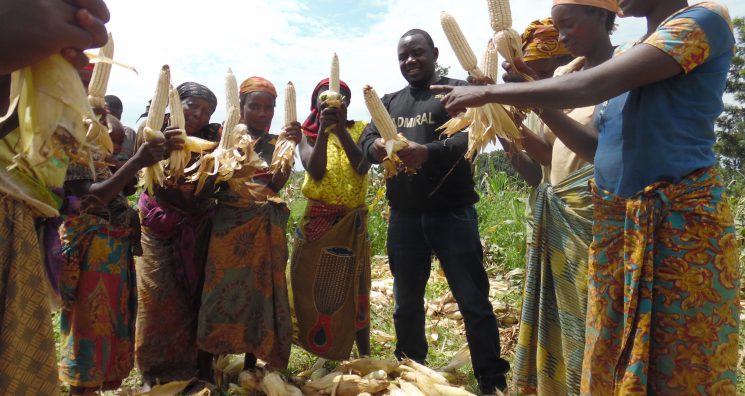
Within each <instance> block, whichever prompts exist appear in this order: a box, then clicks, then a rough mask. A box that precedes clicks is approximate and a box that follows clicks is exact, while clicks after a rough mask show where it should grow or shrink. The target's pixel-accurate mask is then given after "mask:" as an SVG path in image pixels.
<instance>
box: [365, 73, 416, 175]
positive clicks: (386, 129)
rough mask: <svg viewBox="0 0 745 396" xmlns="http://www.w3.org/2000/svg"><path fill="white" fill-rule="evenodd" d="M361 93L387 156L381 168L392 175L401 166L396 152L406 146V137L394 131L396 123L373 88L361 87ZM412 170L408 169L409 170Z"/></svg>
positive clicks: (386, 173)
mask: <svg viewBox="0 0 745 396" xmlns="http://www.w3.org/2000/svg"><path fill="white" fill-rule="evenodd" d="M362 94H363V96H364V97H365V105H366V106H367V110H368V111H369V112H370V116H372V120H373V122H374V123H375V126H376V127H377V128H378V131H379V132H380V137H382V138H383V143H384V144H385V151H386V153H387V156H386V157H385V158H384V159H383V168H385V175H386V177H393V176H395V175H396V174H398V168H399V166H403V163H402V162H401V159H400V158H398V155H396V153H397V152H398V151H399V150H401V149H402V148H404V147H406V146H407V143H406V139H405V138H404V137H403V136H401V135H399V134H398V133H397V132H396V124H394V123H393V120H392V119H391V116H390V114H388V110H386V109H385V106H383V102H382V101H381V100H380V97H378V94H377V92H375V89H374V88H373V87H371V86H369V85H365V86H364V87H363V88H362ZM411 171H413V170H408V169H407V172H411Z"/></svg>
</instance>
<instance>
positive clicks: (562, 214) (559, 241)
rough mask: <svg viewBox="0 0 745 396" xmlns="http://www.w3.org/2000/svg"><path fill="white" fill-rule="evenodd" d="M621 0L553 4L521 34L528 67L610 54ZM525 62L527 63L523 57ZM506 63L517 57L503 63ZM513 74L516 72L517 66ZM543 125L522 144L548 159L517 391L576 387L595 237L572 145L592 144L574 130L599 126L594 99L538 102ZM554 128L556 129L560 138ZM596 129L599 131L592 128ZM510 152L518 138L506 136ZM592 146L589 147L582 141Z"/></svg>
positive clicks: (535, 223)
mask: <svg viewBox="0 0 745 396" xmlns="http://www.w3.org/2000/svg"><path fill="white" fill-rule="evenodd" d="M616 11H617V6H616V3H615V1H612V0H609V1H605V2H597V1H592V0H579V1H577V2H575V4H556V5H555V6H554V7H553V9H552V14H553V15H554V17H555V18H556V21H557V22H556V26H555V22H554V20H553V19H551V18H548V19H545V20H541V21H535V22H532V23H531V24H530V26H528V28H527V29H526V31H525V33H524V34H523V53H524V58H523V59H522V60H518V62H517V63H519V64H520V65H519V67H520V69H521V70H522V71H524V72H527V73H529V74H530V75H531V76H532V77H533V78H535V79H542V78H545V77H546V76H548V75H549V73H550V69H549V68H547V67H546V66H548V67H551V66H554V65H556V60H560V59H566V56H567V55H568V54H569V51H568V49H567V48H566V47H567V46H566V45H564V44H565V43H566V44H570V45H568V47H569V48H570V49H571V55H574V56H577V57H580V58H578V59H576V60H575V61H573V62H571V63H570V64H569V65H567V66H560V67H558V68H556V70H555V72H554V74H555V75H562V74H566V73H571V72H574V71H577V70H580V69H582V68H584V69H590V68H592V67H594V66H597V65H599V64H601V63H603V62H605V61H607V60H608V59H610V58H611V56H612V54H613V46H612V45H611V42H610V37H609V34H610V33H611V31H612V30H613V28H614V22H615V17H616ZM523 62H524V63H523ZM506 66H507V69H508V71H510V72H512V71H513V70H514V68H513V65H506ZM505 79H506V80H508V81H510V80H511V81H516V80H517V79H518V77H517V76H515V75H514V73H508V74H507V75H506V76H505ZM536 113H538V114H540V116H539V117H540V119H541V123H540V124H539V125H538V126H539V128H540V129H539V133H538V134H535V133H533V132H532V131H530V130H528V129H527V128H523V136H524V138H523V140H522V142H521V143H522V146H523V148H524V150H525V153H526V154H527V155H529V156H530V157H532V158H534V159H535V160H536V161H537V162H538V163H539V164H540V165H542V166H543V167H544V168H543V169H544V170H545V171H544V172H545V174H544V175H543V179H544V182H543V183H541V184H540V185H539V186H537V188H536V189H535V190H534V191H532V193H531V196H530V200H529V204H530V205H529V207H530V214H529V219H528V224H529V225H530V228H531V229H530V230H529V231H530V232H528V243H527V245H528V249H527V260H526V271H525V277H526V278H525V293H523V295H524V299H523V308H522V310H521V312H522V313H521V321H520V334H519V338H518V346H517V352H516V358H515V363H514V365H513V372H514V380H515V386H516V389H517V391H518V393H519V394H538V395H578V394H579V391H580V382H581V378H582V359H583V354H584V345H585V344H584V341H585V337H584V327H585V317H586V312H587V261H588V247H589V245H590V242H591V241H592V196H591V194H590V191H589V190H588V188H587V183H588V182H589V180H590V179H591V178H592V175H593V168H592V165H591V164H589V163H588V161H587V160H589V162H591V161H592V158H587V155H585V158H587V160H585V159H583V158H582V156H580V155H579V154H577V153H575V152H574V151H573V150H572V149H571V148H570V147H574V148H575V149H577V147H580V146H581V145H583V144H586V143H585V142H583V141H582V140H579V139H576V138H575V135H573V134H572V132H574V131H575V129H576V128H577V127H578V126H582V127H585V133H587V134H588V135H594V136H597V132H596V130H595V129H594V125H593V115H594V113H595V106H587V107H580V108H577V109H568V110H544V111H541V110H536ZM557 135H558V136H560V138H557ZM595 139H597V138H596V137H595ZM504 143H505V144H506V149H507V150H509V151H511V152H518V153H519V151H517V150H514V145H512V144H510V143H509V142H504ZM577 150H578V151H579V152H580V153H587V152H590V151H591V150H592V148H582V150H580V149H577Z"/></svg>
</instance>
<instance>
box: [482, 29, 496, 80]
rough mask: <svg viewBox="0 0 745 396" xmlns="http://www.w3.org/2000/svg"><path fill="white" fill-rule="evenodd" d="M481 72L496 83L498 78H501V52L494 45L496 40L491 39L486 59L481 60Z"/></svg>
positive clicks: (487, 47)
mask: <svg viewBox="0 0 745 396" xmlns="http://www.w3.org/2000/svg"><path fill="white" fill-rule="evenodd" d="M481 70H483V72H484V74H485V75H486V76H487V77H489V78H490V79H492V81H494V83H496V82H497V78H498V77H499V51H497V47H496V45H494V40H491V39H490V40H489V42H488V43H487V44H486V50H484V57H483V58H482V59H481Z"/></svg>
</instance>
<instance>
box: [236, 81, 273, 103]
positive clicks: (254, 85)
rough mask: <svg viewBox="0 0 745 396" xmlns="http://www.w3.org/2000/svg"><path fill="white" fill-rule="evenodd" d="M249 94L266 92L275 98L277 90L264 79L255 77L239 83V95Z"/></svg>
mask: <svg viewBox="0 0 745 396" xmlns="http://www.w3.org/2000/svg"><path fill="white" fill-rule="evenodd" d="M251 92H266V93H268V94H269V95H272V96H274V97H275V98H276V97H277V90H276V89H275V88H274V84H272V82H271V81H269V80H267V79H265V78H261V77H256V76H254V77H249V78H247V79H245V80H243V82H242V83H241V91H240V94H241V95H243V94H248V93H251Z"/></svg>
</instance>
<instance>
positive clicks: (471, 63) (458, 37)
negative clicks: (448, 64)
mask: <svg viewBox="0 0 745 396" xmlns="http://www.w3.org/2000/svg"><path fill="white" fill-rule="evenodd" d="M440 24H442V30H443V31H444V32H445V36H446V37H447V38H448V42H449V43H450V46H451V47H452V48H453V52H455V56H456V58H458V62H460V65H461V66H462V67H463V70H465V71H467V72H468V73H469V74H470V75H472V76H474V77H476V78H482V77H484V73H483V72H482V71H481V69H479V67H478V66H477V65H476V55H475V54H474V53H473V49H471V46H470V45H468V41H466V37H465V36H464V35H463V31H461V30H460V26H459V25H458V22H457V21H456V20H455V18H454V17H453V16H452V15H450V14H448V13H447V12H445V11H443V12H442V13H440Z"/></svg>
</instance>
